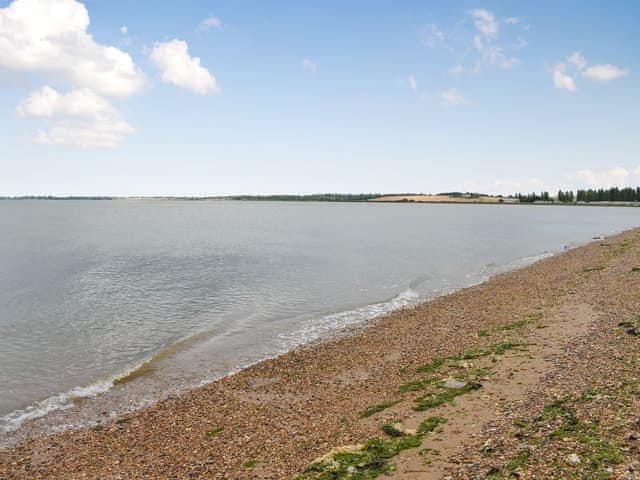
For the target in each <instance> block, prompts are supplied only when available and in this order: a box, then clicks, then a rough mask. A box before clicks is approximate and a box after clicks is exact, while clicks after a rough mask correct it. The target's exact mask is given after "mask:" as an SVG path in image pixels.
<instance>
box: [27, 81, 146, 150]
mask: <svg viewBox="0 0 640 480" xmlns="http://www.w3.org/2000/svg"><path fill="white" fill-rule="evenodd" d="M16 111H17V113H18V115H20V116H21V117H34V118H39V119H41V120H43V121H45V122H46V123H47V126H48V129H47V130H46V131H45V130H40V131H39V132H38V136H37V137H36V139H35V140H36V142H37V143H47V144H56V145H69V146H74V147H81V148H113V147H116V146H117V145H119V144H120V143H121V142H122V141H123V140H124V139H125V137H126V136H128V135H130V134H132V133H134V129H133V127H131V125H129V124H128V123H127V122H125V121H124V120H123V119H122V118H121V116H120V114H119V112H118V111H117V110H116V109H115V108H114V107H113V105H111V103H110V102H109V101H108V100H106V99H105V98H103V97H101V96H100V95H98V94H96V93H94V92H93V91H91V90H89V89H80V90H72V91H71V92H69V93H67V94H61V93H59V92H58V91H56V90H54V89H53V88H51V87H49V86H44V87H42V88H41V89H40V90H36V91H34V92H32V93H31V94H30V95H29V97H28V98H27V99H26V100H23V101H22V102H21V103H20V105H18V107H17V108H16Z"/></svg>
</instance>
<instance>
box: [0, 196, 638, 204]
mask: <svg viewBox="0 0 640 480" xmlns="http://www.w3.org/2000/svg"><path fill="white" fill-rule="evenodd" d="M2 200H4V201H21V200H23V201H24V200H41V201H47V200H48V201H80V200H83V201H107V200H113V201H118V200H147V201H149V200H155V201H184V202H203V201H218V202H224V201H235V202H315V203H322V202H323V203H402V204H405V203H412V204H458V205H538V206H540V205H543V206H567V207H585V206H587V207H588V206H591V207H640V202H624V201H601V202H598V201H594V202H584V201H580V202H557V201H535V202H520V201H518V199H517V198H513V197H499V196H490V195H479V196H477V197H474V196H463V197H456V196H446V195H423V194H382V195H378V194H377V195H375V196H373V195H372V196H369V195H366V194H353V195H352V194H319V195H314V194H312V195H255V196H248V195H247V196H245V195H242V196H223V197H215V196H213V197H211V196H206V197H187V196H175V197H174V196H123V197H120V196H95V197H93V196H16V197H10V196H2V197H0V201H2Z"/></svg>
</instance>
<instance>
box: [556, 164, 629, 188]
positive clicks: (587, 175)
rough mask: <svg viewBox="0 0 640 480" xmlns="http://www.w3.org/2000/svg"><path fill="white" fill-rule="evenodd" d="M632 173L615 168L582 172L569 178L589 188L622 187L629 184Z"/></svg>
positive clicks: (624, 169) (621, 168)
mask: <svg viewBox="0 0 640 480" xmlns="http://www.w3.org/2000/svg"><path fill="white" fill-rule="evenodd" d="M629 176H630V173H629V171H628V170H627V169H626V168H623V167H614V168H612V169H610V170H600V171H598V170H590V169H585V170H580V171H578V172H576V173H575V174H574V175H570V176H569V178H570V179H572V180H574V181H576V180H577V181H578V182H579V183H580V184H581V185H583V186H588V187H603V188H608V187H621V186H625V185H627V184H628V180H629Z"/></svg>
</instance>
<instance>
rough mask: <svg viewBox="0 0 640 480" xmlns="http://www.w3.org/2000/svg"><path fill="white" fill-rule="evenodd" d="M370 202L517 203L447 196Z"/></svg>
mask: <svg viewBox="0 0 640 480" xmlns="http://www.w3.org/2000/svg"><path fill="white" fill-rule="evenodd" d="M369 201H370V202H416V203H518V200H517V199H515V198H499V197H489V196H479V197H458V196H455V197H453V196H449V195H387V196H384V197H377V198H371V199H369Z"/></svg>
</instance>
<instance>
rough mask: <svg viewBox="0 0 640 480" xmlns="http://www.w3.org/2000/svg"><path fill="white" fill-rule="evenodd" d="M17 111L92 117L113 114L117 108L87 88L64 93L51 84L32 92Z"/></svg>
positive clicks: (35, 115)
mask: <svg viewBox="0 0 640 480" xmlns="http://www.w3.org/2000/svg"><path fill="white" fill-rule="evenodd" d="M16 111H17V112H18V115H20V116H22V117H40V118H49V117H57V116H69V117H92V116H96V115H100V114H112V113H114V112H115V108H114V107H113V106H112V105H111V103H109V101H108V100H106V99H105V98H103V97H101V96H100V95H98V94H96V93H94V92H93V91H91V90H89V89H86V88H85V89H81V90H73V91H71V92H70V93H68V94H66V95H64V94H61V93H58V92H57V91H56V90H54V89H53V88H51V87H49V86H44V87H42V88H41V89H40V90H36V91H35V92H31V94H30V95H29V97H28V98H27V99H26V100H23V101H22V102H21V103H20V105H18V107H17V108H16Z"/></svg>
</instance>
